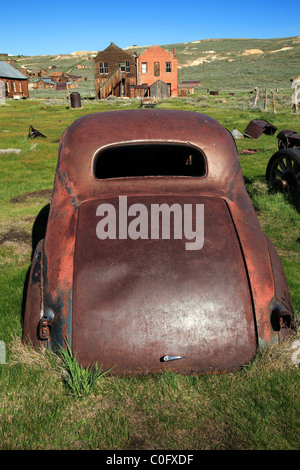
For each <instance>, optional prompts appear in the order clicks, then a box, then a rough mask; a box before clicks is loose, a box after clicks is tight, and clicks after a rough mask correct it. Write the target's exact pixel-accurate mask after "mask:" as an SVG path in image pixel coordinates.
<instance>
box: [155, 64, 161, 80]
mask: <svg viewBox="0 0 300 470" xmlns="http://www.w3.org/2000/svg"><path fill="white" fill-rule="evenodd" d="M154 75H155V77H159V76H160V63H159V62H154Z"/></svg>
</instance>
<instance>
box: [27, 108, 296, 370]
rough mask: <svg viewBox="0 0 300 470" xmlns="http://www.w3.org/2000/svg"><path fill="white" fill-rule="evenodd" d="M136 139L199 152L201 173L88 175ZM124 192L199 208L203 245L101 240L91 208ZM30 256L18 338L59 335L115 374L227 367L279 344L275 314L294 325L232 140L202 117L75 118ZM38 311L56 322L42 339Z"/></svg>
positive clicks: (120, 114)
mask: <svg viewBox="0 0 300 470" xmlns="http://www.w3.org/2000/svg"><path fill="white" fill-rule="evenodd" d="M134 143H136V144H138V145H139V146H140V147H141V148H142V145H143V144H149V143H152V144H153V143H155V144H157V143H168V144H170V143H172V144H174V145H177V144H179V145H184V146H191V147H193V148H197V149H200V150H201V152H203V155H204V158H205V162H206V172H205V175H204V176H202V177H189V176H176V177H175V176H171V175H170V176H149V177H147V176H143V177H120V178H108V179H103V180H102V179H99V178H96V177H95V174H94V163H95V160H96V158H97V155H98V153H99V151H101V150H103V149H106V148H109V147H110V146H117V145H118V146H122V145H125V144H126V145H129V144H134ZM141 158H142V153H141ZM125 196H126V198H127V202H128V204H135V203H139V204H143V206H144V207H146V208H149V207H150V206H151V205H153V204H161V203H167V204H169V205H171V204H173V203H174V204H176V203H177V204H179V207H181V208H184V205H185V204H189V203H191V204H203V205H204V244H203V247H202V248H201V249H199V250H190V251H189V250H185V249H184V245H185V242H186V240H185V238H184V237H183V238H182V239H174V238H172V237H171V239H162V237H160V238H159V239H151V238H148V239H137V240H135V239H130V238H128V239H119V238H117V239H106V240H100V239H99V238H97V237H96V226H97V223H98V221H99V218H97V217H96V211H97V207H98V206H99V204H102V203H107V204H111V205H113V206H117V204H118V200H119V199H118V198H120V197H125ZM39 253H41V257H42V260H43V261H42V264H40V268H41V272H42V276H41V277H40V278H39V279H40V281H39V284H38V283H37V282H35V283H34V282H33V280H34V278H33V277H32V282H31V284H30V285H29V291H28V296H27V308H26V312H25V328H24V338H28V337H29V338H30V339H32V341H33V342H34V343H35V344H36V343H39V342H40V343H42V344H47V346H48V347H50V348H51V349H53V350H56V348H57V345H58V344H61V345H63V344H64V339H66V337H68V340H69V342H70V344H71V347H72V349H73V351H74V352H76V354H77V358H78V360H79V361H80V363H82V364H83V365H87V364H90V363H92V362H94V361H97V362H98V364H103V365H104V366H105V367H112V366H116V367H115V368H114V369H113V373H116V374H123V373H138V372H143V373H145V372H152V371H158V370H164V369H168V370H176V371H181V372H187V373H191V372H194V373H202V372H207V371H227V370H233V369H235V368H237V367H240V366H242V365H244V364H245V363H247V362H249V361H250V360H251V359H252V358H253V357H254V356H255V353H256V348H257V347H265V346H266V345H267V344H268V343H273V342H276V341H278V338H279V335H280V329H278V322H277V323H276V322H275V323H274V316H276V315H277V317H278V315H279V317H280V316H282V317H283V318H284V321H285V324H286V327H287V330H288V331H290V329H291V325H292V321H290V323H289V322H288V321H287V318H288V317H289V318H291V319H292V318H293V312H292V307H291V303H290V299H289V294H288V286H287V283H286V279H285V277H284V274H282V271H281V269H282V268H280V266H281V265H280V261H279V259H277V258H276V256H275V255H274V249H273V248H272V244H271V242H270V241H269V240H267V239H266V237H265V235H264V234H263V232H262V230H261V227H260V225H259V222H258V219H257V216H256V214H255V211H254V209H253V207H252V204H251V202H250V199H249V197H248V195H247V192H246V190H245V186H244V182H243V177H242V174H241V169H240V165H239V160H238V154H237V149H236V146H235V142H234V139H233V137H232V136H231V134H230V133H229V132H228V131H227V130H225V129H224V128H223V126H221V125H220V124H219V123H218V122H216V121H215V120H213V119H212V118H210V117H208V116H206V115H202V114H200V113H194V112H186V111H167V110H143V109H140V110H126V111H112V112H104V113H97V114H92V115H88V116H84V117H82V118H80V119H78V120H77V121H75V122H74V123H73V124H72V125H71V126H70V127H69V128H68V129H67V130H66V131H65V133H64V134H63V136H62V139H61V144H60V150H59V156H58V165H57V172H56V177H55V183H54V192H53V199H52V204H51V208H50V214H49V219H48V226H47V231H46V236H45V239H44V241H43V242H41V243H40V244H39ZM36 259H37V258H36ZM274 260H275V261H274ZM278 263H279V264H278ZM34 266H38V263H37V262H35V263H33V268H32V269H33V271H34V269H35V268H34ZM274 269H275V270H277V274H274ZM282 293H284V295H283V294H282ZM283 298H284V299H288V301H287V302H286V303H285V304H284V305H282V304H283ZM278 306H280V307H278ZM282 308H284V309H285V311H286V312H287V314H285V315H283V314H282V315H281V314H280V313H278V311H279V310H280V311H281V312H282V311H283V310H282ZM47 309H51V311H52V312H53V315H54V318H53V319H51V321H50V320H49V318H48V321H50V325H49V324H48V323H47V324H45V325H44V324H43V326H45V327H48V326H49V330H46V331H45V332H44V333H43V331H42V333H41V335H40V336H43V334H44V335H45V336H47V335H48V334H49V331H50V338H47V339H46V340H45V341H44V343H43V341H42V339H41V338H39V337H38V336H37V335H38V334H39V333H38V330H39V326H40V327H41V324H40V321H41V319H42V321H44V320H43V317H44V315H45V313H44V312H46V311H47ZM274 311H275V312H277V313H274ZM272 318H273V325H272V321H271V319H272ZM44 319H45V318H44ZM46 320H47V319H46ZM288 323H289V324H288ZM279 324H280V322H279ZM43 326H42V328H43ZM167 356H168V357H172V358H173V360H164V359H163V358H166V357H167ZM174 358H177V359H174Z"/></svg>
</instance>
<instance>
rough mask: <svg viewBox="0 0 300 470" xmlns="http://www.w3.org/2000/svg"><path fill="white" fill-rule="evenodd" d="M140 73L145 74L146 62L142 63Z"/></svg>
mask: <svg viewBox="0 0 300 470" xmlns="http://www.w3.org/2000/svg"><path fill="white" fill-rule="evenodd" d="M142 73H147V62H142Z"/></svg>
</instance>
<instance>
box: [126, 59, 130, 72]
mask: <svg viewBox="0 0 300 470" xmlns="http://www.w3.org/2000/svg"><path fill="white" fill-rule="evenodd" d="M126 73H130V62H129V61H126Z"/></svg>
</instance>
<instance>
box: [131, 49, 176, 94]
mask: <svg viewBox="0 0 300 470" xmlns="http://www.w3.org/2000/svg"><path fill="white" fill-rule="evenodd" d="M158 80H160V81H162V82H164V83H166V84H167V85H168V87H169V92H170V94H169V96H177V57H176V51H175V50H174V51H173V54H171V53H170V52H169V51H167V50H166V49H163V48H162V47H160V46H151V47H149V48H148V49H147V50H146V51H143V52H142V53H141V54H140V55H139V57H138V59H137V85H143V84H147V85H148V87H149V88H150V87H151V86H152V85H153V84H154V83H155V82H157V81H158ZM154 98H160V96H154Z"/></svg>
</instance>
